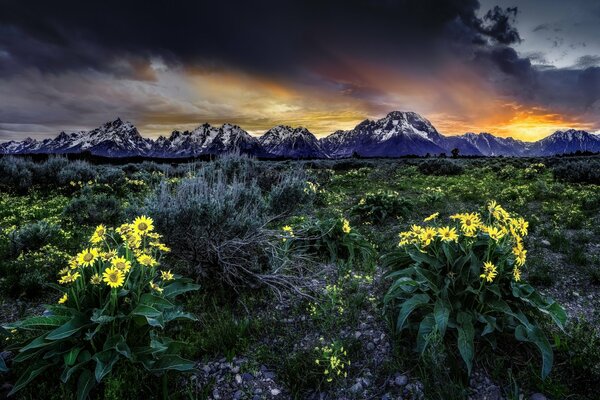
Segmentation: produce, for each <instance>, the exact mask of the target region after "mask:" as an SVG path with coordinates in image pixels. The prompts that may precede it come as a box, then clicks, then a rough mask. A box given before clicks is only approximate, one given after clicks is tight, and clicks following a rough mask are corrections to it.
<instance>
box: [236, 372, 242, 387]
mask: <svg viewBox="0 0 600 400" xmlns="http://www.w3.org/2000/svg"><path fill="white" fill-rule="evenodd" d="M235 383H237V384H238V385H239V384H241V383H242V377H241V376H240V374H237V375H236V376H235Z"/></svg>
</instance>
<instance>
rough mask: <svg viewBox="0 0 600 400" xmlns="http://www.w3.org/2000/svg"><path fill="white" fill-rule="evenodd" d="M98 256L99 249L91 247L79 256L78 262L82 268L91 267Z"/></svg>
mask: <svg viewBox="0 0 600 400" xmlns="http://www.w3.org/2000/svg"><path fill="white" fill-rule="evenodd" d="M98 256H99V253H98V249H96V248H93V247H90V248H88V249H85V250H83V251H82V252H81V253H79V254H78V255H77V262H78V263H79V265H81V266H82V267H89V266H91V265H93V264H94V261H96V259H97V258H98Z"/></svg>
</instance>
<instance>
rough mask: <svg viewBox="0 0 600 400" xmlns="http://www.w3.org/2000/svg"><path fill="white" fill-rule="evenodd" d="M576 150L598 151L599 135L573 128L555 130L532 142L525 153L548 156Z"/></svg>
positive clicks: (599, 149)
mask: <svg viewBox="0 0 600 400" xmlns="http://www.w3.org/2000/svg"><path fill="white" fill-rule="evenodd" d="M576 151H591V152H594V153H595V152H600V137H599V136H598V135H594V134H591V133H589V132H586V131H581V130H575V129H569V130H566V131H556V132H554V133H553V134H552V135H550V136H547V137H545V138H543V139H541V140H538V141H537V142H535V143H533V144H532V145H531V147H530V148H529V149H528V151H527V155H536V156H550V155H554V154H565V153H574V152H576Z"/></svg>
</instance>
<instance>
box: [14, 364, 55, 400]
mask: <svg viewBox="0 0 600 400" xmlns="http://www.w3.org/2000/svg"><path fill="white" fill-rule="evenodd" d="M50 366H52V364H50V363H47V362H45V363H35V364H33V365H31V366H30V367H29V368H27V370H26V371H25V372H24V373H23V374H22V375H21V376H20V377H19V379H18V380H17V382H15V386H13V388H12V390H11V391H10V393H9V394H8V395H9V396H11V395H13V394H15V393H17V392H18V391H19V390H21V389H23V388H24V387H25V386H26V385H27V384H28V383H29V382H31V381H32V380H33V379H34V378H35V377H36V376H38V375H40V374H41V373H42V372H44V371H45V370H46V369H47V368H48V367H50Z"/></svg>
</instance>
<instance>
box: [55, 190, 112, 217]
mask: <svg viewBox="0 0 600 400" xmlns="http://www.w3.org/2000/svg"><path fill="white" fill-rule="evenodd" d="M63 215H64V217H65V218H67V219H70V220H72V221H73V222H75V223H76V224H81V225H96V224H100V223H103V222H104V223H108V224H113V225H114V224H118V223H119V222H121V221H122V220H123V210H122V207H121V201H120V200H119V199H118V198H117V197H115V196H113V195H110V194H107V193H102V192H99V191H98V190H95V189H94V188H92V187H90V186H85V187H84V188H83V189H82V190H81V193H80V195H79V196H77V197H74V198H72V199H71V201H70V202H69V204H68V205H67V206H66V207H65V210H64V212H63Z"/></svg>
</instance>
